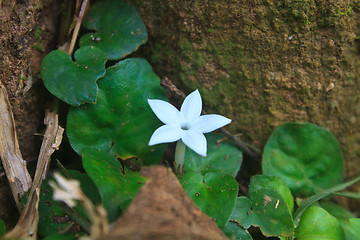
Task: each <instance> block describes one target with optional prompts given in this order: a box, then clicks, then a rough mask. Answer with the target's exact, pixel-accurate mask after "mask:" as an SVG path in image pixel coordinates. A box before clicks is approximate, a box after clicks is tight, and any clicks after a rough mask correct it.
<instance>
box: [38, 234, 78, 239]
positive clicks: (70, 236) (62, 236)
mask: <svg viewBox="0 0 360 240" xmlns="http://www.w3.org/2000/svg"><path fill="white" fill-rule="evenodd" d="M75 239H76V238H75V236H74V234H54V235H51V236H48V237H46V238H43V240H75Z"/></svg>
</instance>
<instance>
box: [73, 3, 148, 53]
mask: <svg viewBox="0 0 360 240" xmlns="http://www.w3.org/2000/svg"><path fill="white" fill-rule="evenodd" d="M84 26H85V27H86V28H87V29H89V30H95V31H96V32H95V33H89V34H86V35H84V36H83V37H82V38H81V39H80V43H79V44H80V46H95V47H98V48H100V49H102V50H103V51H104V52H105V53H106V55H107V56H108V58H109V59H112V60H116V59H122V58H124V57H125V56H127V55H128V54H130V53H132V52H133V51H135V50H136V49H137V48H138V47H139V46H140V45H141V44H143V43H145V42H146V41H147V32H146V27H145V25H144V23H143V21H142V19H141V17H140V16H139V14H138V13H137V11H136V9H135V8H134V7H132V6H131V5H129V4H128V3H126V2H121V1H112V0H108V1H100V2H97V3H95V4H94V5H93V6H92V7H91V9H90V10H89V12H88V14H87V17H86V18H85V19H84Z"/></svg>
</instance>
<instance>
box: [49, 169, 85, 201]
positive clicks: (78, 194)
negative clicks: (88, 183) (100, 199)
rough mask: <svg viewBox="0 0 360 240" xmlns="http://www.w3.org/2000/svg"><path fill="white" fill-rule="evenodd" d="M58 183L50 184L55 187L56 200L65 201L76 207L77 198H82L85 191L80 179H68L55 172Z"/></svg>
mask: <svg viewBox="0 0 360 240" xmlns="http://www.w3.org/2000/svg"><path fill="white" fill-rule="evenodd" d="M54 177H55V180H56V183H55V182H53V181H50V182H49V185H50V186H51V187H52V188H53V192H54V195H53V198H54V200H58V201H63V202H65V203H66V205H68V206H69V207H75V206H76V202H75V200H81V199H82V198H83V193H82V191H81V188H80V182H79V181H78V180H73V179H66V178H64V177H63V176H61V175H60V174H59V173H54Z"/></svg>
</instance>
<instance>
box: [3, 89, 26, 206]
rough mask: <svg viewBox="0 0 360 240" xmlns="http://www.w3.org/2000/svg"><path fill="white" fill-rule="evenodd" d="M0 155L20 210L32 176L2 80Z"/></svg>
mask: <svg viewBox="0 0 360 240" xmlns="http://www.w3.org/2000/svg"><path fill="white" fill-rule="evenodd" d="M0 157H1V161H2V165H3V167H4V170H5V173H6V176H7V179H8V181H9V185H10V189H11V191H12V194H13V196H14V200H15V203H16V206H17V207H18V210H19V211H20V210H21V205H20V198H21V197H22V196H24V194H25V193H26V192H27V191H28V190H29V189H30V187H31V177H30V174H29V172H28V170H27V168H26V162H25V161H24V160H23V158H22V155H21V152H20V148H19V143H18V140H17V135H16V130H15V121H14V116H13V114H12V111H11V105H10V103H9V99H8V96H7V92H6V88H5V87H4V86H3V85H2V84H1V82H0Z"/></svg>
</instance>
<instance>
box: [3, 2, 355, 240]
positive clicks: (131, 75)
mask: <svg viewBox="0 0 360 240" xmlns="http://www.w3.org/2000/svg"><path fill="white" fill-rule="evenodd" d="M288 4H290V3H288ZM311 6H312V5H311ZM311 6H310V5H309V4H308V3H301V1H295V3H291V14H292V15H293V17H294V18H295V19H298V20H300V21H302V22H305V23H306V24H307V25H309V23H310V21H309V19H310V18H311V16H308V15H307V14H305V15H304V14H303V13H307V12H308V9H309V7H311ZM277 14H280V12H278V13H277ZM84 26H85V27H86V28H87V29H89V30H91V31H94V32H92V33H88V34H86V35H84V36H83V37H82V38H81V39H80V42H79V45H80V46H81V48H80V49H78V50H77V51H76V52H75V54H74V59H75V61H73V60H72V58H71V56H69V55H67V54H66V53H64V52H62V51H60V50H55V51H53V52H51V53H50V54H48V55H47V56H46V57H45V58H44V60H43V62H42V69H41V74H42V77H43V80H44V84H45V86H46V87H47V89H48V90H49V91H50V92H51V93H52V94H54V95H55V96H57V97H58V98H59V99H61V100H63V101H64V102H66V103H68V104H70V105H72V107H71V108H70V110H69V114H68V117H67V136H68V138H69V141H70V144H71V146H72V147H73V149H74V150H75V151H76V152H77V153H78V154H80V155H81V156H82V163H83V167H84V169H85V171H86V174H84V173H80V172H77V171H71V170H70V171H68V172H67V173H68V174H69V175H70V176H69V177H72V178H75V179H78V180H79V181H80V183H81V187H82V189H83V191H84V193H85V194H86V195H87V196H88V197H89V198H90V199H91V201H92V202H93V203H94V204H95V205H98V204H103V205H104V207H105V209H106V210H107V212H108V217H109V220H110V222H113V221H115V220H116V219H117V218H118V217H119V216H120V215H121V214H122V213H123V212H124V210H125V209H126V207H127V206H128V205H129V203H130V201H131V200H132V199H133V198H134V197H135V195H136V193H137V191H138V190H139V188H140V187H141V186H142V184H143V183H144V182H145V181H146V179H145V178H144V177H142V176H141V175H140V173H138V172H134V171H132V170H130V169H128V168H127V167H126V165H128V164H122V162H121V161H129V159H131V161H133V162H135V163H136V164H139V166H140V167H141V166H143V165H151V164H155V163H157V162H159V161H160V159H161V158H162V155H163V152H164V149H165V147H166V146H165V145H164V144H161V145H155V146H151V147H149V146H148V141H149V139H150V137H151V135H152V133H153V132H154V130H155V129H156V128H157V127H159V126H160V125H161V123H160V122H159V120H158V119H157V118H156V116H155V115H154V114H153V112H152V110H151V109H150V107H149V105H148V102H147V100H148V99H163V100H165V99H166V94H165V91H164V90H163V89H162V88H161V87H160V85H159V78H158V77H157V76H156V75H155V74H154V73H153V71H152V69H151V66H150V65H149V63H148V62H147V61H146V60H144V59H140V58H127V59H125V60H121V61H119V62H114V61H112V62H108V63H107V66H108V67H107V68H106V69H105V63H106V62H107V60H108V59H110V60H120V59H124V58H125V57H126V56H128V55H129V54H131V53H132V52H134V51H135V50H136V49H138V48H139V46H140V45H141V44H143V43H145V42H146V40H147V32H146V29H145V25H144V23H143V21H142V19H141V17H140V16H139V15H138V13H137V12H136V10H135V9H134V8H133V7H132V6H130V5H129V4H127V3H125V2H121V1H110V0H104V1H98V2H96V3H95V4H94V5H93V6H92V7H91V9H90V10H89V11H88V14H87V16H86V18H85V21H84ZM189 44H190V45H189ZM226 44H228V46H230V47H226V46H225V48H228V49H230V50H231V49H233V46H232V45H233V43H226ZM189 46H191V43H190V42H184V44H182V45H181V50H182V51H190V50H191V47H190V48H189ZM223 48H224V47H223ZM223 48H222V49H223ZM190 52H191V51H190ZM190 55H191V56H193V57H195V58H191V59H189V60H191V61H193V65H194V66H197V67H201V66H203V65H204V63H205V62H206V61H204V59H202V57H200V58H199V53H197V52H195V53H194V52H191V53H190ZM220 55H221V54H220ZM220 55H219V56H220ZM240 55H242V54H240ZM199 59H200V60H199ZM205 60H206V59H205ZM223 65H224V64H223ZM225 65H226V64H225ZM222 138H223V136H222V135H216V134H208V135H207V141H208V152H207V157H200V156H199V155H197V154H196V153H194V152H193V151H191V150H189V149H187V151H186V154H185V172H186V173H185V174H184V175H182V176H181V177H180V182H181V184H182V186H183V188H184V190H185V191H186V193H187V194H188V195H189V196H190V197H191V198H192V199H193V200H194V202H195V203H196V204H197V206H199V208H200V209H201V210H202V211H203V212H204V213H206V214H207V215H208V216H210V217H211V218H212V219H213V220H214V221H215V222H216V223H217V225H218V226H219V227H220V228H221V229H222V230H223V231H224V233H225V234H226V235H227V236H228V237H230V238H236V239H245V240H251V239H252V236H251V235H250V233H249V231H248V229H249V228H250V227H251V226H253V227H259V228H260V230H261V232H262V233H263V235H264V236H275V237H279V238H280V239H292V238H294V237H296V239H299V240H302V239H306V240H311V239H345V237H346V240H353V239H360V231H359V228H360V226H359V225H360V220H359V219H358V218H355V217H354V215H353V214H351V213H350V212H348V211H347V210H345V209H343V208H341V207H339V206H338V205H336V204H333V203H329V202H326V201H322V202H321V206H323V208H325V209H326V210H327V211H326V210H324V209H323V208H320V207H318V206H315V205H316V204H318V201H319V200H322V199H324V198H327V197H329V196H331V195H332V194H343V195H346V196H351V197H359V194H354V193H340V191H342V190H344V189H345V188H346V187H348V186H350V185H351V184H353V183H355V182H356V181H359V180H360V178H357V179H354V180H352V181H350V182H347V183H343V184H341V182H342V180H343V171H344V166H343V159H342V154H341V148H340V145H339V143H338V141H337V140H336V138H335V137H334V136H333V135H332V134H331V133H330V132H329V131H327V130H326V129H324V128H321V127H319V126H316V125H314V124H311V123H287V124H284V125H282V126H280V127H278V128H277V129H276V130H275V131H274V132H273V134H272V135H271V137H270V138H269V140H268V142H267V143H266V146H265V149H264V154H263V159H262V168H263V173H264V175H257V176H254V177H252V178H251V181H250V186H249V196H248V197H245V196H240V197H238V190H239V189H238V188H239V187H238V183H237V181H236V180H235V177H236V176H237V174H238V172H239V170H240V167H241V164H242V152H241V151H240V150H239V149H238V148H237V147H235V146H234V145H232V144H231V143H229V142H226V141H225V142H224V141H221V140H222ZM324 189H325V190H324ZM293 194H294V195H295V196H305V197H308V198H307V199H304V200H302V201H297V202H298V203H299V204H298V206H297V210H296V212H295V213H294V216H293V215H292V213H293V210H294V197H293ZM169 204H171V203H169ZM39 214H40V221H39V226H38V227H39V235H40V236H42V237H44V239H54V240H56V239H74V238H75V237H74V235H73V234H66V235H64V234H60V233H61V232H64V233H69V228H71V227H72V226H73V225H75V224H79V225H80V226H81V228H82V229H83V231H84V232H78V233H80V234H86V233H89V231H90V222H89V220H88V218H87V216H86V213H85V211H84V209H83V208H82V206H76V207H75V208H73V209H70V208H68V207H66V206H65V205H64V204H62V203H59V202H55V201H53V200H52V189H51V188H50V187H49V185H48V180H46V181H44V184H43V186H42V189H41V198H40V203H39ZM4 233H5V224H4V223H3V222H2V221H0V236H1V235H3V234H4Z"/></svg>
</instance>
